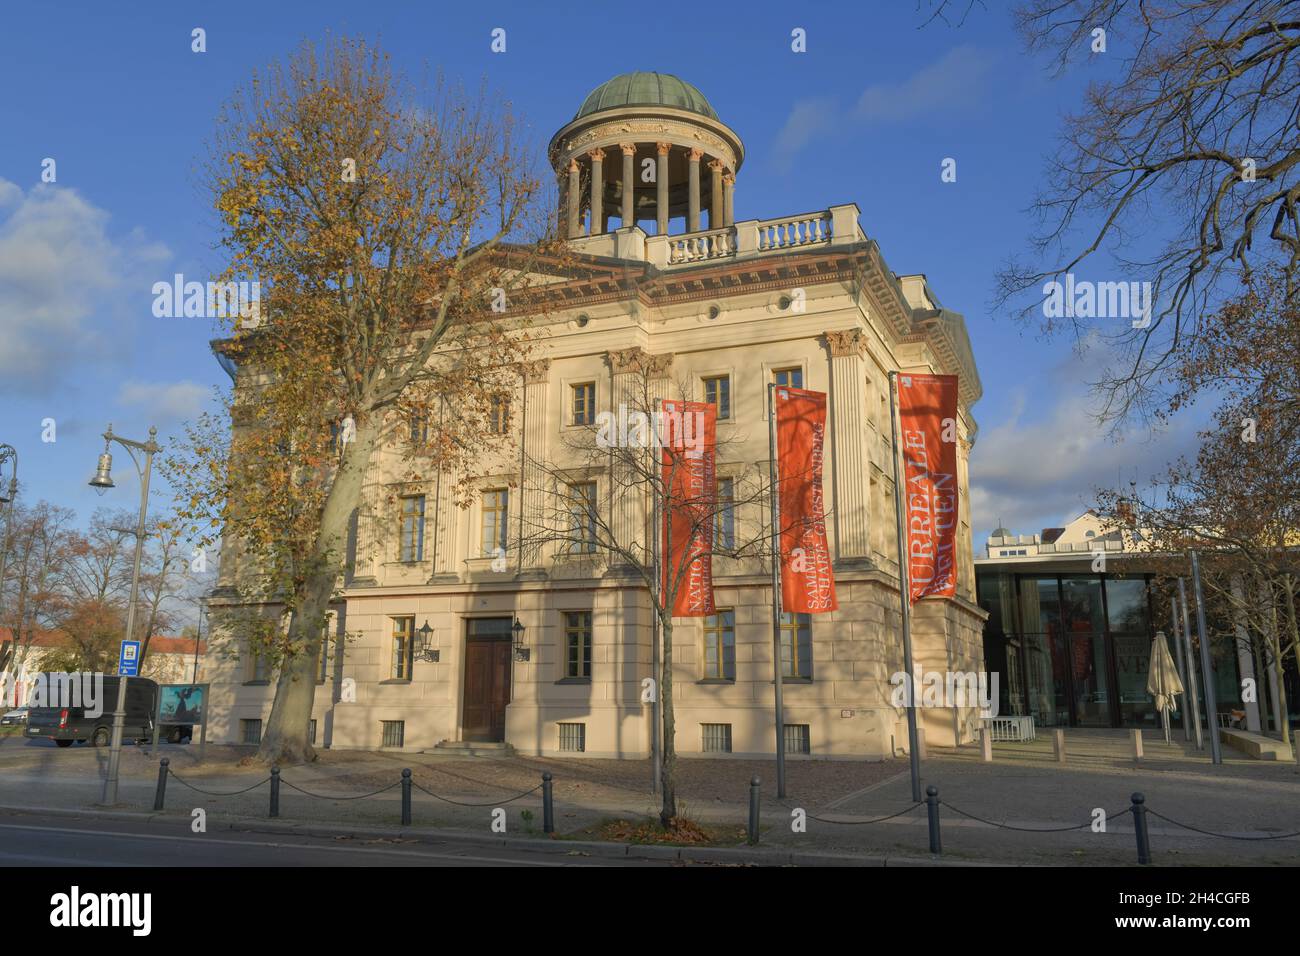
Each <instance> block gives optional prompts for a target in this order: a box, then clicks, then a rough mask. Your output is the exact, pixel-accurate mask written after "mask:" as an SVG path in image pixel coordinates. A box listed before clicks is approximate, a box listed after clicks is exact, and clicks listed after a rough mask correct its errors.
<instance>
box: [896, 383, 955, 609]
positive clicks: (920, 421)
mask: <svg viewBox="0 0 1300 956" xmlns="http://www.w3.org/2000/svg"><path fill="white" fill-rule="evenodd" d="M897 380H898V425H899V434H900V436H901V440H902V443H903V448H902V452H903V486H904V489H905V491H904V494H903V514H904V521H905V522H906V525H907V563H908V572H909V579H910V585H911V586H910V588H909V590H910V592H911V599H912V602H913V603H915V602H917V601H919V600H920V599H921V598H923V597H953V596H955V595H956V593H957V514H958V511H957V376H955V375H911V374H908V373H906V372H899V373H898V376H897Z"/></svg>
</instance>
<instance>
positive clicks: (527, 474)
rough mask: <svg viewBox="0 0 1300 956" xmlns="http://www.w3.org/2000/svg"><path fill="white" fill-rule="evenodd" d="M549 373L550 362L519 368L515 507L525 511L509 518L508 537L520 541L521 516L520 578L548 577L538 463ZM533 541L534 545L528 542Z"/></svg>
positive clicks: (543, 492)
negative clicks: (520, 456) (520, 449)
mask: <svg viewBox="0 0 1300 956" xmlns="http://www.w3.org/2000/svg"><path fill="white" fill-rule="evenodd" d="M550 373H551V360H550V359H537V360H535V361H532V362H523V363H521V365H520V374H521V376H522V377H523V380H524V389H523V391H524V408H523V428H522V434H521V436H520V441H521V442H522V443H523V446H524V464H523V471H522V474H521V475H520V484H521V486H522V487H521V488H520V489H519V492H520V494H519V503H518V505H517V506H516V507H518V508H521V509H522V511H514V513H513V514H511V515H509V518H510V521H511V523H512V524H513V525H514V527H512V528H511V529H510V531H509V536H510V539H511V540H514V541H518V540H519V537H520V524H521V522H520V517H521V516H522V519H523V520H522V531H523V542H521V543H520V544H519V545H517V547H518V550H519V554H518V556H517V557H518V564H517V567H518V572H519V574H520V575H521V576H530V577H544V576H545V572H544V571H543V570H542V549H541V548H540V547H539V546H537V544H536V541H537V539H538V537H539V533H540V531H541V529H542V528H543V527H545V526H546V525H547V523H548V522H547V514H546V473H545V471H544V469H543V467H542V466H541V464H539V463H545V462H546V444H547V442H546V437H547V414H546V412H547V409H546V396H547V392H548V391H549V389H550ZM512 510H513V509H512ZM530 541H531V542H532V544H531V545H530V544H529V543H528V542H530Z"/></svg>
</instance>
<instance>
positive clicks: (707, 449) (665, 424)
mask: <svg viewBox="0 0 1300 956" xmlns="http://www.w3.org/2000/svg"><path fill="white" fill-rule="evenodd" d="M717 411H718V410H717V406H715V405H713V404H712V403H709V402H679V401H665V402H662V403H661V409H660V422H659V437H660V440H661V442H662V444H663V482H664V487H665V488H666V489H667V501H665V502H664V506H663V529H662V531H661V534H662V540H663V547H662V549H661V550H660V554H661V555H662V561H663V581H662V586H663V590H662V591H661V592H660V593H661V594H662V595H664V598H663V599H664V600H666V596H667V595H668V594H669V593H670V592H671V590H672V585H673V584H674V583H676V585H677V593H676V595H675V596H674V600H673V616H674V617H707V616H708V615H710V614H713V613H714V607H713V524H714V511H715V507H716V506H715V498H716V493H717V487H716V486H717V479H716V475H715V468H716V464H717V463H716V460H715V455H716V451H717V443H716V432H717Z"/></svg>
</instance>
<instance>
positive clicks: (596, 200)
mask: <svg viewBox="0 0 1300 956" xmlns="http://www.w3.org/2000/svg"><path fill="white" fill-rule="evenodd" d="M587 155H588V156H589V157H591V235H593V236H594V235H596V234H597V233H599V232H604V231H605V151H604V150H603V149H593V150H592V151H591V152H589V153H588V154H587Z"/></svg>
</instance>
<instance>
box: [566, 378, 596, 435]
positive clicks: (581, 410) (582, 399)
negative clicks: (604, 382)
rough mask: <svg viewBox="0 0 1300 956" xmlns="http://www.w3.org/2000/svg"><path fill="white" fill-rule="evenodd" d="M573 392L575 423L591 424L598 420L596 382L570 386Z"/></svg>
mask: <svg viewBox="0 0 1300 956" xmlns="http://www.w3.org/2000/svg"><path fill="white" fill-rule="evenodd" d="M569 387H570V389H571V390H572V393H573V424H575V425H590V424H592V423H593V422H594V421H595V420H596V383H595V382H583V383H581V384H579V385H571V386H569Z"/></svg>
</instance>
